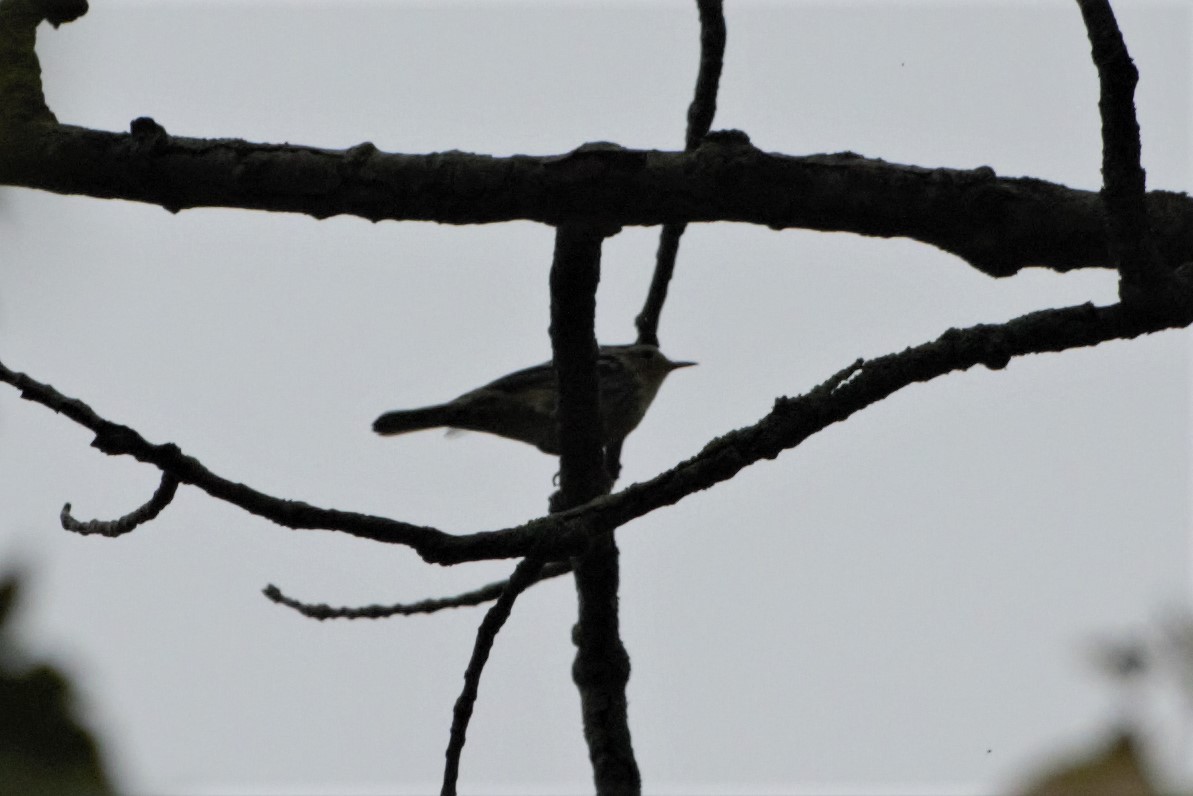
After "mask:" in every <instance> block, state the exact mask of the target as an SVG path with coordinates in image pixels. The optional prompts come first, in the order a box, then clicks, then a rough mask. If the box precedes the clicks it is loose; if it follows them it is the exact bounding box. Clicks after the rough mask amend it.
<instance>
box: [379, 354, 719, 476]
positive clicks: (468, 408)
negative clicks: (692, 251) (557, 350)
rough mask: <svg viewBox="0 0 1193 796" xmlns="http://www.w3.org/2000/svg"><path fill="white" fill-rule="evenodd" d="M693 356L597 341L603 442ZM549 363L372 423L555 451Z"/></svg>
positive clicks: (623, 431)
mask: <svg viewBox="0 0 1193 796" xmlns="http://www.w3.org/2000/svg"><path fill="white" fill-rule="evenodd" d="M695 364H696V363H695V362H672V361H671V360H669V359H667V357H665V356H663V354H662V353H661V352H660V351H659V349H657V348H655V347H654V346H652V345H640V344H635V345H607V346H601V349H600V354H599V356H598V358H597V378H598V381H599V390H600V405H601V425H602V426H603V435H604V440H605V443H606V444H614V443H616V444H620V442H621V441H622V440H623V439H625V437H626V436H627V435H628V434H629V433H630V432H631V431H633V430H634V429H635V428H637V427H638V424H639V423H640V422H642V418H643V416H644V415H645V414H646V410H647V409H648V408H649V407H650V403H651V401H653V400H654V397H655V394H656V393H658V391H659V387H660V386H661V385H662V384H663V379H665V378H667V374H668V373H670V372H671V371H673V370H675V369H677V368H686V367H689V366H691V365H695ZM558 394H559V393H558V387H557V385H556V382H555V367H554V364H553V363H551V362H544V363H543V364H541V365H536V366H534V367H533V368H526V369H525V370H519V371H515V372H514V373H510V374H509V375H508V376H502V377H501V378H500V379H498V380H497V381H494V382H492V383H490V384H486V385H485V386H484V387H480V388H478V389H475V390H473V391H471V392H466V393H464V394H463V395H461V396H460V397H459V398H457V399H455V400H454V401H448V402H447V403H445V404H438V405H436V406H427V407H424V408H422V409H407V410H399V411H396V412H386V413H385V414H383V415H382V416H381V417H379V418H377V420H376V421H375V422H374V423H373V430H374V431H376V432H377V433H378V434H382V435H385V436H391V435H394V434H405V433H407V432H409V431H421V430H423V429H426V428H439V427H446V428H458V429H467V430H469V431H485V432H488V433H489V434H496V435H497V436H499V437H506V438H507V439H514V440H518V441H519V442H526V443H528V444H530V445H533V446H534V447H536V448H538V449H539V450H541V451H542V452H543V453H549V454H552V455H558V454H559V423H558V421H557V418H556V405H557V403H558V401H557V398H558Z"/></svg>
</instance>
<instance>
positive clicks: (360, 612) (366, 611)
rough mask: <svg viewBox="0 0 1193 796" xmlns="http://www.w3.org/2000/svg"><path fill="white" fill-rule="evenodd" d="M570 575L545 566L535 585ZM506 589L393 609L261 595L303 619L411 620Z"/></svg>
mask: <svg viewBox="0 0 1193 796" xmlns="http://www.w3.org/2000/svg"><path fill="white" fill-rule="evenodd" d="M571 571H572V565H571V563H570V562H567V561H554V562H552V563H550V564H546V565H545V566H543V568H542V569H541V570H540V571H539V574H538V576H537V577H536V578H535V580H534V582H535V583H541V582H543V581H545V580H550V579H551V578H557V577H559V576H560V575H566V574H567V573H569V572H571ZM508 585H509V580H508V579H507V580H499V581H496V582H494V583H489V584H487V585H485V586H481V587H480V588H479V589H473V590H472V591H466V592H464V593H463V594H457V595H455V596H453V597H433V598H430V599H426V600H419V601H418V602H414V603H396V604H393V605H362V606H356V607H348V606H338V607H337V606H331V605H328V604H326V603H305V602H302V601H301V600H296V599H294V598H293V597H289V596H287V595H286V594H285V593H283V592H282V590H281V589H279V588H278V587H277V586H274V585H273V584H272V583H271V584H269V585H268V586H266V587H265V588H264V589H263V590H262V591H263V593H264V594H265V596H266V597H268V598H269V599H270V600H273V601H274V602H275V603H278V604H279V605H284V606H286V607H287V608H293V609H294V610H295V611H297V612H298V613H300V614H302V615H303V616H309V617H310V618H312V619H318V620H320V621H323V620H324V619H387V618H389V617H391V616H413V615H414V614H433V613H435V612H436V611H442V610H445V609H448V608H467V607H471V606H474V605H483V604H484V603H487V602H492V601H493V600H496V599H497V598H498V597H500V596H501V594H502V592H504V591H505V589H506V587H507V586H508Z"/></svg>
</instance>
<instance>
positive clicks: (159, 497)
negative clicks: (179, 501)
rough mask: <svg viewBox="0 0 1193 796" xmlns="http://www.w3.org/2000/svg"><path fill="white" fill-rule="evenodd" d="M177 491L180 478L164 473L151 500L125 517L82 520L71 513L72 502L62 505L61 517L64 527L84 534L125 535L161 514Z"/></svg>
mask: <svg viewBox="0 0 1193 796" xmlns="http://www.w3.org/2000/svg"><path fill="white" fill-rule="evenodd" d="M177 491H178V479H177V478H175V477H174V476H172V475H170V474H169V473H162V480H161V483H160V484H159V485H158V487H157V489H155V490H154V492H153V495H152V496H151V497H150V498H149V501H148V502H147V503H145V504H144V505H143V506H140V507H138V508H136V509H134V510H133V511H132V512H130V513H128V514H125V515H124V516H123V517H118V518H117V519H114V520H88V521H87V522H80V521H79V520H76V519H75V518H74V517H72V516H71V515H70V504H69V503H67V504H66V505H65V506H63V507H62V513H61V514H60V515H59V519H60V520H61V521H62V527H63V528H65V529H66V530H68V531H73V532H74V533H80V534H83V535H84V536H87V535H90V534H99V535H100V536H108V537H116V536H123V535H124V534H126V533H128V532H129V531H131V530H133V529H134V528H136V527H137V526H138V525H141V524H142V523H146V522H149V521H150V520H152V519H153V518H154V517H156V516H157V515H158V514H161V513H162V509H164V508H165V507H166V506H168V505H170V501H172V500H173V499H174V493H175V492H177Z"/></svg>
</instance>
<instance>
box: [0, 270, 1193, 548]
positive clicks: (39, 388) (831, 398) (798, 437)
mask: <svg viewBox="0 0 1193 796" xmlns="http://www.w3.org/2000/svg"><path fill="white" fill-rule="evenodd" d="M1189 271H1190V269H1188V268H1185V269H1181V270H1178V271H1177V273H1176V274H1175V279H1174V281H1173V284H1172V287H1171V290H1170V291H1169V295H1168V298H1167V300H1166V301H1165V302H1163V303H1162V304H1161V305H1159V307H1158V308H1157V309H1154V310H1151V311H1148V312H1139V311H1138V310H1136V309H1128V308H1125V307H1124V306H1123V305H1122V304H1114V305H1111V306H1108V307H1095V306H1093V305H1092V304H1082V305H1080V306H1075V307H1065V308H1062V309H1049V310H1040V311H1038V312H1033V313H1030V314H1028V315H1023V316H1020V317H1019V318H1015V319H1014V320H1011V321H1007V322H1006V323H1001V324H979V325H977V326H972V327H969V328H967V329H950V330H949V331H947V332H945V333H944V334H943V335H941V336H940V337H939V338H937V339H936V340H933V341H931V342H928V343H923V344H921V345H918V346H915V347H912V348H908V349H905V350H904V351H901V352H899V353H897V354H888V355H886V356H883V357H878V358H877V359H872V360H868V361H866V362H864V363H863V364H862V365H861V366H860V367H858V366H856V365H851V366H850V368H852V369H854V370H856V372H853V373H852V374H851V375H850V377H849V378H847V379H845V380H844V381H840V379H839V375H838V377H834V378H832V379H830V380H829V381H827V382H825V383H824V384H821V385H820V386H819V387H816V388H814V389H812V390H811V391H809V392H807V393H805V394H804V395H801V396H799V397H796V398H779V399H778V400H776V401H775V406H774V409H772V410H771V412H770V413H769V414H767V415H766V416H765V417H763V418H762V419H761V420H759V421H758V422H757V423H754V424H753V425H750V426H747V427H745V428H742V429H738V430H737V431H731V432H729V433H727V434H723V435H722V436H720V437H718V438H717V439H715V440H713V441H712V442H710V443H708V444H707V445H705V446H704V448H703V450H701V451H700V453H699V454H697V455H696V456H693V457H692V458H690V459H688V460H687V461H684V462H681V463H680V464H677V465H676V466H674V467H672V468H671V469H669V470H666V471H664V472H662V473H660V474H659V475H657V476H655V477H654V478H651V479H650V480H648V481H644V482H642V483H637V484H632V485H630V486H629V487H626V488H625V489H623V490H621V491H620V492H617V493H615V494H612V495H605V496H602V497H598V498H596V499H595V500H592V501H590V502H588V503H586V504H584V505H583V506H579V507H577V508H574V509H569V510H567V511H564V512H559V513H556V514H549V515H547V516H545V517H540V518H538V519H535V520H531V521H529V522H527V523H524V524H522V525H519V526H515V527H512V528H505V529H502V530H496V531H481V532H477V533H472V534H466V535H462V536H451V535H449V534H445V533H443V532H442V531H439V530H436V529H434V528H425V527H421V526H415V525H409V524H407V523H403V522H399V521H396V520H390V519H386V518H383V517H375V516H371V515H366V514H356V513H352V512H346V511H336V510H333V509H322V508H317V507H315V506H311V505H309V504H306V503H300V502H297V501H286V500H280V499H278V498H274V497H270V496H268V495H263V494H262V493H260V492H257V491H256V490H253V489H251V488H250V487H247V486H245V485H243V484H235V483H232V482H230V481H227V480H226V479H223V478H220V477H219V476H216V475H214V474H212V473H210V472H209V471H208V470H207V469H206V468H204V467H203V466H202V465H201V464H200V463H199V462H198V461H197V460H195V459H193V458H191V457H189V456H185V455H183V454H182V452H181V451H180V450H179V449H178V447H177V446H176V445H173V444H169V445H151V444H150V443H148V442H146V441H145V440H144V439H142V438H141V436H140V435H139V434H137V433H136V432H135V431H133V430H132V429H130V428H128V427H126V426H118V425H116V424H114V423H111V422H109V421H107V420H103V419H102V418H100V417H98V416H96V415H95V414H94V413H93V412H92V411H91V409H90V408H89V407H87V406H86V404H83V403H82V402H81V401H77V400H74V399H70V398H66V397H65V396H63V395H61V394H60V393H58V392H57V391H55V390H54V389H53V388H52V387H49V386H48V385H45V384H41V383H39V382H36V381H34V380H33V379H30V378H29V377H28V376H26V375H24V374H22V373H14V372H13V371H11V370H9V369H8V368H6V367H5V366H4V365H3V364H0V382H6V383H8V384H12V385H14V386H15V387H17V388H18V389H20V390H21V391H22V392H21V394H22V397H24V398H27V399H29V400H32V401H36V402H37V403H41V404H43V405H45V406H48V407H50V408H51V409H54V410H55V411H58V412H60V413H61V414H64V415H66V416H67V417H69V418H70V419H72V420H74V421H75V422H78V423H80V424H81V425H84V426H86V427H88V428H91V429H92V430H93V431H96V440H95V442H94V443H92V444H93V445H94V446H95V447H98V448H99V449H100V450H102V451H104V452H105V453H109V454H112V455H118V454H123V455H130V456H133V457H135V458H137V459H139V460H140V461H144V462H147V463H149V464H153V465H154V466H156V467H158V468H159V469H161V470H163V471H166V472H169V473H171V474H172V475H174V476H175V477H177V478H178V480H179V481H180V482H181V483H184V484H193V485H194V486H197V487H199V488H200V489H202V490H203V491H205V492H207V493H208V494H209V495H211V496H212V497H216V498H219V499H221V500H224V501H226V502H228V503H231V504H233V505H236V506H240V507H241V508H244V509H245V510H246V511H250V512H251V513H254V514H258V515H259V516H262V517H265V518H267V519H269V520H272V521H273V522H276V523H278V524H279V525H282V526H285V527H288V528H296V529H297V528H321V529H326V530H337V531H343V532H344V533H349V534H352V535H354V536H359V537H362V538H367V539H373V540H375V541H379V542H386V543H391V544H405V545H409V546H410V547H411V548H413V549H414V550H415V551H416V552H417V553H418V554H419V555H420V556H422V557H423V559H424V560H426V561H429V562H432V563H438V564H455V563H462V562H465V561H480V560H485V559H494V558H515V557H524V556H529V555H532V554H533V555H535V556H536V557H538V558H540V559H542V560H561V559H563V558H566V557H569V556H571V555H575V554H576V553H578V552H580V551H582V550H584V549H585V548H586V547H587V545H588V544H589V542H590V540H591V539H594V538H596V537H598V536H600V535H601V534H603V533H605V532H607V531H609V530H612V529H614V528H619V527H621V526H623V525H625V524H626V523H628V522H630V521H631V520H634V519H636V518H638V517H641V516H644V515H646V514H649V513H650V512H652V511H655V510H656V509H659V508H662V507H663V506H669V505H672V504H674V503H678V502H679V501H680V500H682V499H683V498H684V497H686V496H688V495H690V494H693V493H695V492H698V491H701V490H704V489H707V488H709V487H710V486H712V485H714V484H717V483H720V482H721V481H726V480H728V479H730V478H732V477H733V476H734V475H736V474H737V472H739V471H740V470H742V469H743V468H745V467H748V466H749V465H751V464H754V463H756V462H759V461H762V460H764V459H773V458H775V457H776V456H778V455H779V454H780V453H781V452H783V451H784V450H787V449H790V448H794V447H796V446H798V445H799V444H800V443H802V442H803V441H804V440H805V439H807V438H808V437H810V436H812V435H813V434H815V433H816V432H818V431H821V430H823V429H825V428H827V427H828V426H830V425H832V424H833V423H837V422H839V421H841V420H844V419H845V418H847V417H849V416H850V415H852V414H854V413H855V412H859V411H861V410H862V409H864V408H866V407H867V406H870V405H872V404H875V403H877V402H879V401H881V400H883V399H884V398H886V397H887V396H889V395H891V394H893V393H895V392H898V391H899V390H901V389H903V388H904V387H907V386H909V385H911V384H915V383H918V382H926V381H931V380H932V379H935V378H937V377H939V376H943V375H945V374H947V373H953V372H958V371H964V370H968V369H969V368H971V367H973V366H975V365H986V366H987V367H990V368H993V369H998V368H1002V367H1005V366H1006V365H1007V363H1008V362H1009V360H1010V359H1012V358H1014V357H1019V356H1025V355H1027V354H1039V353H1044V352H1054V351H1065V350H1068V349H1073V348H1083V347H1087V346H1094V345H1097V344H1098V343H1103V342H1106V341H1108V340H1127V339H1132V338H1135V337H1138V336H1139V335H1143V334H1150V333H1153V332H1158V331H1161V330H1164V329H1175V328H1181V327H1186V326H1189V325H1190V324H1193V290H1191V289H1190V286H1189ZM850 368H847V369H846V370H849V369H850ZM838 382H839V383H838Z"/></svg>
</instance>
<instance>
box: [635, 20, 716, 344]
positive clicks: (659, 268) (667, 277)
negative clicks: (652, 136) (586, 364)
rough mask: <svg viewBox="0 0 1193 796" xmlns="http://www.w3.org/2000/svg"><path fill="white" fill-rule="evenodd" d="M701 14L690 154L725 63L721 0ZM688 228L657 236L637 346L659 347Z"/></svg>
mask: <svg viewBox="0 0 1193 796" xmlns="http://www.w3.org/2000/svg"><path fill="white" fill-rule="evenodd" d="M696 6H697V8H698V9H699V11H700V71H699V73H698V74H697V75H696V92H695V96H693V97H692V104H691V105H689V106H688V130H687V134H686V135H685V137H684V148H685V149H686V150H687V151H689V152H691V151H693V150H694V149H696V147H698V146H700V141H701V139H703V138H704V136H706V135H708V131H709V129H710V128H711V127H712V120H713V116H714V115H715V114H716V111H717V88H718V86H719V85H720V83H721V67H722V65H723V64H724V61H725V13H724V10H723V9H722V7H721V0H696ZM685 229H687V224H664V225H663V229H662V232H660V233H659V248H658V252H657V253H656V254H655V270H654V276H653V277H652V279H651V281H650V290H649V291H648V292H647V294H646V303H645V304H644V305H643V306H642V312H640V313H638V317H637V318H636V319H635V320H634V323H635V325H636V326H637V327H638V342H639V343H649V344H650V345H654V346H657V345H658V344H659V317H660V316H661V315H662V314H663V303H664V302H665V301H666V300H667V288H668V287H669V286H670V284H671V275H672V273H674V271H675V258H676V255H678V254H679V239H680V238H681V237H683V233H684V230H685Z"/></svg>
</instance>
